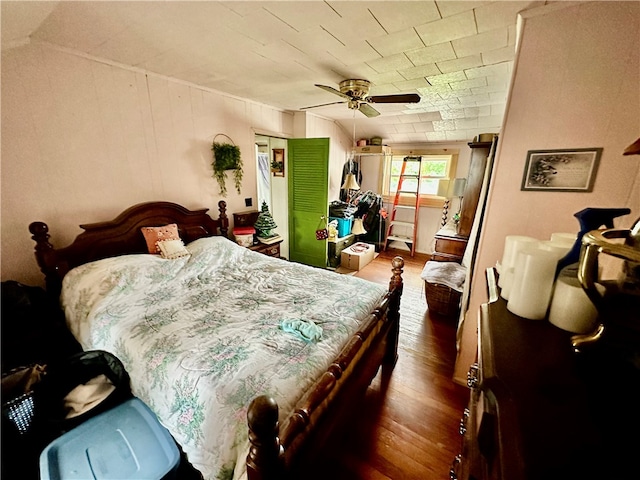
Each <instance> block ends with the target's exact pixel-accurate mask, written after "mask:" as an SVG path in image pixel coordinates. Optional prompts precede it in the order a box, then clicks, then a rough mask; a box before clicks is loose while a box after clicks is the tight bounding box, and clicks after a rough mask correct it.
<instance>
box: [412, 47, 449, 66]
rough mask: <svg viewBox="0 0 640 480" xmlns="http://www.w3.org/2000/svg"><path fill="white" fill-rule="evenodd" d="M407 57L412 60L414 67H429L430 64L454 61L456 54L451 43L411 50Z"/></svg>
mask: <svg viewBox="0 0 640 480" xmlns="http://www.w3.org/2000/svg"><path fill="white" fill-rule="evenodd" d="M405 55H406V56H407V57H408V58H409V60H411V63H413V64H414V65H416V66H418V65H428V64H430V63H436V62H442V61H445V60H453V59H455V58H457V57H456V52H455V51H454V50H453V45H451V43H449V42H446V43H441V44H439V45H432V46H430V47H423V48H418V49H416V50H410V51H408V52H406V53H405Z"/></svg>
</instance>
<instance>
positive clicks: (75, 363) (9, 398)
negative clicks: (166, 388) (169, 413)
mask: <svg viewBox="0 0 640 480" xmlns="http://www.w3.org/2000/svg"><path fill="white" fill-rule="evenodd" d="M99 375H104V376H105V377H106V378H107V379H108V380H109V382H110V383H111V384H112V385H113V387H114V388H113V390H112V391H111V392H110V393H109V394H108V395H107V396H106V397H104V398H103V399H102V400H101V401H99V403H97V404H95V405H94V406H92V407H91V408H89V409H88V410H87V411H85V412H84V413H82V414H80V415H77V416H75V417H73V418H70V419H68V418H65V417H66V410H65V400H64V399H65V397H66V396H67V394H68V393H69V392H71V391H72V390H73V389H74V388H75V387H77V386H79V385H83V384H85V383H87V382H88V381H89V380H91V379H93V378H95V377H98V376H99ZM131 397H132V392H131V384H130V378H129V374H128V373H127V371H126V370H125V368H124V366H123V365H122V362H120V360H119V359H118V358H117V357H115V356H114V355H112V354H110V353H109V352H105V351H102V350H93V351H88V352H80V353H77V354H74V355H72V356H70V357H68V358H66V359H64V360H58V361H55V362H53V363H51V364H49V365H46V366H45V365H30V366H27V367H22V368H16V369H14V370H12V371H10V372H8V373H6V374H4V375H3V376H2V434H3V438H2V478H3V479H4V478H9V479H11V478H20V479H37V478H38V477H39V468H38V466H39V457H40V453H41V452H42V450H44V448H45V447H46V446H47V445H48V444H49V443H51V442H52V441H53V440H55V439H56V438H58V437H59V436H60V435H62V434H63V433H65V432H67V431H69V430H71V429H73V428H75V427H76V426H78V425H80V424H81V423H82V422H85V421H86V420H88V419H89V418H91V417H94V416H95V415H98V414H99V413H102V412H104V411H106V410H108V409H110V408H113V407H115V406H116V405H119V404H120V403H122V402H123V401H124V400H126V399H128V398H131Z"/></svg>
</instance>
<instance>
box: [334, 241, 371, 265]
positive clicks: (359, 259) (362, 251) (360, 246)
mask: <svg viewBox="0 0 640 480" xmlns="http://www.w3.org/2000/svg"><path fill="white" fill-rule="evenodd" d="M375 254H376V248H375V245H371V244H369V243H362V242H358V243H354V244H353V245H351V246H350V247H348V248H345V249H344V250H342V253H341V254H340V266H342V267H344V268H347V269H349V270H361V269H363V268H364V267H365V266H367V265H368V264H369V263H371V262H372V261H373V259H374V257H375Z"/></svg>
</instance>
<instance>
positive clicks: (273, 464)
mask: <svg viewBox="0 0 640 480" xmlns="http://www.w3.org/2000/svg"><path fill="white" fill-rule="evenodd" d="M247 421H248V424H249V454H248V455H247V477H248V478H249V480H254V479H256V480H266V479H274V478H281V473H282V463H281V462H282V455H283V450H282V447H281V446H280V439H279V437H278V404H277V403H276V401H275V400H274V399H273V398H272V397H269V396H267V395H261V396H259V397H256V398H254V399H253V400H252V401H251V404H250V405H249V410H248V411H247Z"/></svg>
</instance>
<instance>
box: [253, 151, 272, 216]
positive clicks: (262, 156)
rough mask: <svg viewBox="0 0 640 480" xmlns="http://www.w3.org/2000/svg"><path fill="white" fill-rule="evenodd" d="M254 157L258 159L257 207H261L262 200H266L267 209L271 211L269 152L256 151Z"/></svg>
mask: <svg viewBox="0 0 640 480" xmlns="http://www.w3.org/2000/svg"><path fill="white" fill-rule="evenodd" d="M256 158H257V159H258V205H257V209H258V210H260V209H261V208H262V202H263V201H264V202H267V205H268V206H269V210H270V211H271V182H270V177H269V175H271V168H270V165H269V154H268V153H263V152H256Z"/></svg>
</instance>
